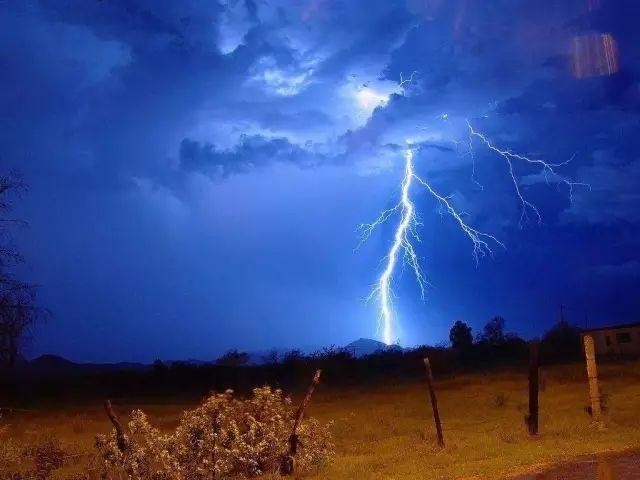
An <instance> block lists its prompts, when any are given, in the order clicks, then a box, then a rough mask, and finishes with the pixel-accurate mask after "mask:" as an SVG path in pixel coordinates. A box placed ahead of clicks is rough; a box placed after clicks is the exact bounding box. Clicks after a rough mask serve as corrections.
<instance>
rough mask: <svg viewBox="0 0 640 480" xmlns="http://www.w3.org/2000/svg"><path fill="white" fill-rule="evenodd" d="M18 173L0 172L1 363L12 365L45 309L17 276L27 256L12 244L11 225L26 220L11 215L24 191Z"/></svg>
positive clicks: (32, 291) (30, 288)
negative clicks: (19, 194) (16, 268)
mask: <svg viewBox="0 0 640 480" xmlns="http://www.w3.org/2000/svg"><path fill="white" fill-rule="evenodd" d="M24 189H25V186H24V183H23V182H22V179H21V178H20V177H19V176H18V175H15V174H9V175H6V176H0V364H3V365H8V366H12V365H14V364H15V362H16V360H17V358H18V355H19V353H20V347H21V341H22V340H23V338H24V335H25V333H26V332H27V331H28V330H29V328H30V327H31V326H32V325H33V323H34V322H35V321H36V320H37V319H38V318H40V317H41V316H42V315H43V314H44V313H45V312H44V311H43V310H42V309H41V308H39V307H37V306H36V304H35V297H36V287H35V286H34V285H32V284H30V283H26V282H23V281H21V280H19V279H18V278H16V275H15V271H14V269H15V267H16V266H17V265H19V264H21V263H22V262H23V261H24V259H23V257H22V255H21V254H20V253H19V252H18V251H17V250H16V249H15V247H14V246H13V244H12V236H11V233H12V227H13V226H15V225H16V224H24V222H21V221H19V220H15V219H12V218H10V217H8V214H9V213H10V212H11V206H12V203H11V202H12V198H13V196H14V195H16V194H18V193H20V192H22V191H24Z"/></svg>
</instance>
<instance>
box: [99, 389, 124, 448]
mask: <svg viewBox="0 0 640 480" xmlns="http://www.w3.org/2000/svg"><path fill="white" fill-rule="evenodd" d="M104 411H105V412H106V414H107V417H109V420H111V423H112V424H113V428H115V430H116V444H117V445H118V449H119V450H120V451H121V452H122V453H124V452H125V451H126V450H127V447H128V446H129V444H128V441H127V436H126V435H125V433H124V429H123V428H122V424H121V423H120V420H118V416H117V415H116V412H114V411H113V407H112V406H111V400H105V402H104Z"/></svg>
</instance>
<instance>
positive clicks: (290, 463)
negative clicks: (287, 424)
mask: <svg viewBox="0 0 640 480" xmlns="http://www.w3.org/2000/svg"><path fill="white" fill-rule="evenodd" d="M321 374H322V370H320V369H318V370H316V373H315V375H314V376H313V380H312V381H311V385H309V388H308V389H307V393H306V395H305V396H304V398H303V399H302V402H300V405H299V406H298V410H297V411H296V417H295V421H294V422H293V429H292V430H291V435H290V436H289V452H288V453H287V455H285V457H284V458H283V460H282V465H281V467H280V473H281V474H282V475H292V474H293V473H294V472H295V456H296V453H297V451H298V443H299V440H298V428H300V423H301V422H302V417H303V416H304V411H305V410H306V408H307V405H309V402H310V401H311V395H313V391H314V390H315V389H316V386H317V385H318V383H320V375H321Z"/></svg>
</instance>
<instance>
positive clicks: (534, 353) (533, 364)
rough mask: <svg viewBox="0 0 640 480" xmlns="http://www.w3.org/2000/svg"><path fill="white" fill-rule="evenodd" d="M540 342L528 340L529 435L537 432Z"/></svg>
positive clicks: (527, 419)
mask: <svg viewBox="0 0 640 480" xmlns="http://www.w3.org/2000/svg"><path fill="white" fill-rule="evenodd" d="M539 371H540V343H539V342H537V341H532V342H529V415H527V418H526V421H527V427H528V430H529V435H537V434H538V420H539V407H540V404H539V395H538V393H539V391H540V384H539V380H540V375H539Z"/></svg>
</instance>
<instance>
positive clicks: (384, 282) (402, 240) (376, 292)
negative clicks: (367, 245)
mask: <svg viewBox="0 0 640 480" xmlns="http://www.w3.org/2000/svg"><path fill="white" fill-rule="evenodd" d="M413 157H414V150H413V149H412V148H407V149H406V150H405V167H404V177H403V179H402V184H401V188H400V201H399V202H398V203H397V204H396V205H395V206H394V207H392V208H390V209H387V210H385V211H383V212H382V213H381V214H380V216H379V217H378V218H377V219H376V220H374V221H373V222H372V223H366V224H362V225H361V226H360V227H359V229H360V231H361V233H362V238H361V243H363V242H364V241H366V240H367V239H368V238H369V237H370V236H371V234H372V233H373V231H374V230H375V228H376V227H378V226H380V225H381V224H383V223H384V222H386V221H387V220H389V218H391V217H392V216H393V214H394V213H397V212H400V222H399V223H398V226H397V228H396V231H395V234H394V237H393V243H392V245H391V248H390V249H389V253H388V254H387V256H386V257H385V259H386V266H385V269H384V271H383V272H382V274H381V275H380V278H379V279H378V282H377V284H376V286H375V287H374V289H373V290H372V291H371V294H370V295H369V297H368V299H369V300H371V299H373V298H377V299H378V300H379V303H380V327H381V329H382V338H383V340H384V342H385V343H386V344H387V345H391V344H392V343H393V342H394V333H393V326H394V323H395V322H394V310H393V290H392V283H393V275H394V272H395V270H396V267H397V264H398V259H399V256H400V254H402V257H403V263H404V265H409V267H411V269H412V271H413V273H414V275H415V278H416V281H417V283H418V287H419V288H420V295H421V297H422V298H424V290H425V285H426V284H427V281H426V278H425V275H424V272H423V270H422V267H421V266H420V261H419V258H418V255H417V254H416V251H415V248H414V245H413V243H412V241H417V242H419V241H420V237H419V235H418V227H420V226H421V225H422V223H421V222H420V220H419V218H418V216H417V214H416V207H415V204H414V203H413V201H412V200H411V196H410V192H411V186H412V184H413V182H414V180H415V181H416V182H417V183H418V184H420V185H422V186H423V187H424V188H425V189H426V190H427V192H428V193H430V194H431V196H432V197H433V198H434V199H435V200H436V201H437V203H438V205H439V206H440V208H441V213H444V212H446V213H448V214H449V215H450V216H451V217H453V219H454V220H455V221H456V222H457V223H458V225H459V226H460V228H461V229H462V231H463V232H464V233H465V234H466V235H467V236H468V237H469V239H470V240H471V242H472V244H473V256H474V257H475V259H476V262H477V261H478V259H479V257H484V256H486V255H487V254H489V255H493V251H492V250H491V245H490V242H491V243H495V244H497V245H500V246H502V247H504V245H503V244H502V243H501V242H500V241H499V240H498V239H496V238H495V237H494V236H492V235H489V234H486V233H483V232H480V231H479V230H476V229H475V228H473V227H471V226H470V225H468V224H467V223H466V222H465V221H464V219H463V215H464V213H463V212H458V211H457V210H456V209H455V208H454V207H453V205H452V204H451V201H450V200H451V196H443V195H441V194H439V193H438V192H437V191H436V190H435V189H434V188H433V187H432V186H431V184H430V183H429V182H427V181H426V180H425V179H423V178H422V177H420V176H418V175H417V174H416V172H415V168H414V164H413Z"/></svg>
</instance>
